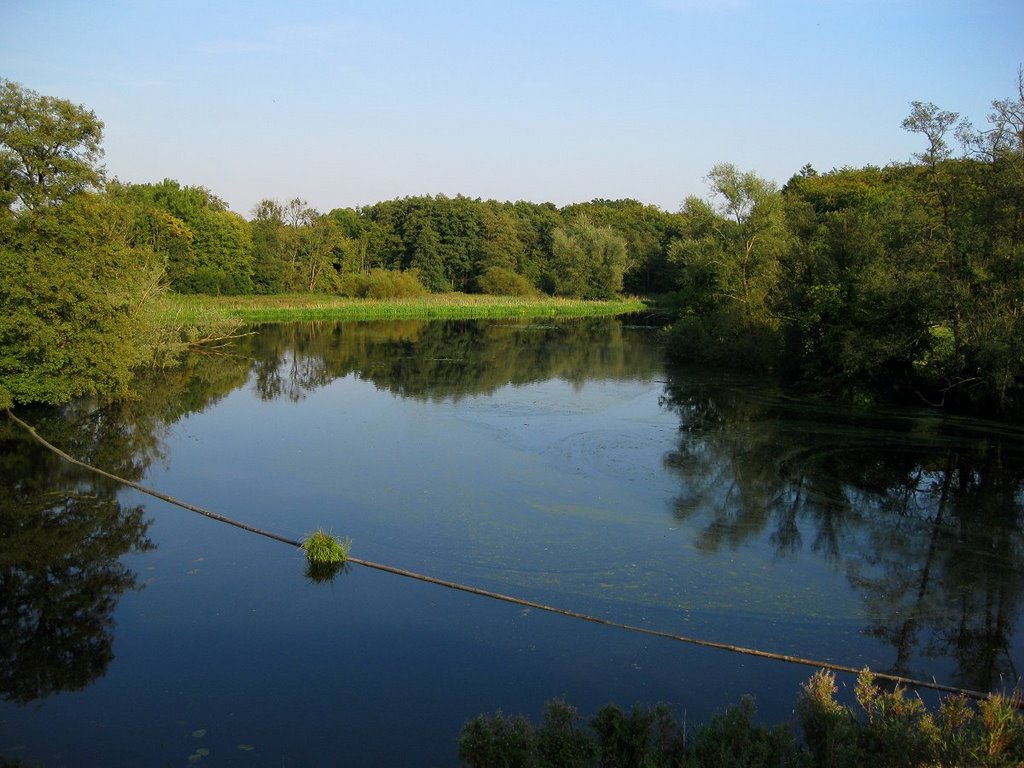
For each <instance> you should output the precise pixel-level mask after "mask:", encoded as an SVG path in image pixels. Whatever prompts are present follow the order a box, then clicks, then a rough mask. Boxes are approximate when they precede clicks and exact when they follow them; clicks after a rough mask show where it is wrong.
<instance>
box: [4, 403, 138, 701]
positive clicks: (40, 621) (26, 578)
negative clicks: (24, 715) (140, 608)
mask: <svg viewBox="0 0 1024 768" xmlns="http://www.w3.org/2000/svg"><path fill="white" fill-rule="evenodd" d="M40 417H42V412H40ZM68 423H69V422H66V421H64V420H63V419H60V418H54V417H53V414H51V418H49V419H47V420H46V423H45V424H44V429H46V430H47V432H48V433H49V434H53V433H55V432H60V431H63V432H64V435H63V437H65V438H67V437H68V435H69V433H70V432H71V430H69V429H67V428H65V429H63V430H62V429H61V425H62V424H68ZM92 427H93V428H94V429H93V430H91V433H92V436H93V437H95V436H96V435H98V434H99V433H102V432H103V431H104V424H103V422H102V420H97V421H94V422H93V423H92ZM86 434H90V430H88V429H83V430H75V435H76V438H75V439H74V440H72V442H74V443H75V444H76V447H77V448H78V449H80V450H82V451H83V452H90V451H89V448H90V446H89V445H86V444H85V441H84V440H83V439H82V437H83V436H84V435H86ZM91 447H92V448H94V449H95V448H97V447H98V446H97V444H96V443H93V444H92V446H91ZM92 452H95V451H92ZM125 456H126V458H128V461H127V462H122V464H121V467H120V468H121V470H122V471H124V470H130V469H131V465H132V464H133V463H134V462H133V460H132V459H131V458H130V455H128V454H125ZM117 490H118V488H117V487H116V486H115V485H114V484H113V483H111V482H110V481H107V480H104V479H102V478H99V477H97V476H94V475H92V474H91V473H88V472H86V471H84V470H82V469H79V468H77V467H72V466H70V465H68V464H66V463H65V462H63V461H62V460H61V459H59V458H58V457H56V456H54V455H53V454H51V453H49V452H48V451H46V450H45V449H43V448H42V447H41V446H39V445H38V444H36V443H34V442H32V441H31V439H30V438H29V437H28V436H27V435H25V433H24V432H22V431H21V430H20V429H18V428H17V427H14V426H13V425H11V424H10V423H9V422H7V421H6V420H5V421H4V422H3V424H2V425H0V539H2V540H3V547H2V548H0V649H2V652H0V696H3V698H5V699H7V700H8V701H12V702H15V703H18V704H26V703H28V702H31V701H33V700H35V699H40V698H43V697H45V696H48V695H50V694H53V693H57V692H60V691H72V690H79V689H81V688H84V687H85V686H87V685H89V684H90V683H91V682H92V681H93V680H95V679H96V678H97V677H99V676H101V675H103V674H104V673H105V672H106V669H107V666H108V665H109V664H110V662H111V660H112V659H113V657H114V654H113V618H112V617H113V612H114V608H115V607H116V605H117V602H118V599H119V598H120V596H121V595H122V594H124V593H125V592H126V591H128V590H131V589H136V588H137V586H138V584H137V577H136V575H135V574H134V573H133V572H132V571H131V570H129V569H128V568H126V567H125V566H124V565H122V564H121V563H120V561H119V558H120V557H121V556H122V555H124V554H126V553H128V552H133V551H134V552H138V551H144V550H147V549H150V548H152V546H153V545H152V543H151V542H150V541H149V539H147V538H146V529H147V527H148V523H147V522H146V521H145V520H144V519H143V508H142V507H141V506H125V505H123V504H121V503H120V502H119V501H118V500H117Z"/></svg>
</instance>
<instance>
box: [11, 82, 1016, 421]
mask: <svg viewBox="0 0 1024 768" xmlns="http://www.w3.org/2000/svg"><path fill="white" fill-rule="evenodd" d="M0 84H2V87H0V204H2V207H0V253H2V254H3V256H2V260H0V278H2V282H0V301H2V303H3V306H4V309H5V315H6V318H5V320H4V322H3V326H2V327H0V403H10V402H12V401H33V400H39V401H44V402H56V401H60V400H63V399H66V398H67V397H69V396H73V395H75V394H80V393H83V392H92V391H103V392H111V393H115V394H116V393H117V392H120V391H122V390H123V387H124V382H125V381H126V380H127V375H128V371H130V369H131V367H132V366H134V365H137V364H138V363H139V361H140V360H143V359H145V358H146V355H147V345H146V343H144V342H142V341H141V340H142V339H144V338H145V337H146V335H147V333H150V332H151V331H152V329H149V330H148V331H146V332H143V330H142V329H143V328H144V327H145V325H146V323H145V322H144V314H145V313H144V312H143V311H142V310H143V307H145V306H146V303H147V302H146V300H145V299H146V297H147V296H149V295H151V294H152V293H154V291H155V287H156V286H157V285H159V286H167V287H169V288H170V289H171V290H173V291H176V292H178V293H202V294H215V295H223V294H227V295H240V294H276V293H282V292H290V293H295V292H303V293H307V292H308V293H325V294H334V295H343V296H352V297H362V298H377V299H387V298H394V297H409V296H416V295H419V294H422V293H424V292H447V291H458V292H470V293H488V294H506V295H519V296H523V295H531V294H535V293H541V292H543V293H547V294H551V295H560V296H570V297H578V298H608V297H612V296H615V295H618V294H621V293H623V292H626V293H633V294H643V295H647V296H661V297H662V299H661V303H662V304H664V305H666V306H668V307H669V308H670V309H671V311H672V312H673V315H674V317H675V318H676V319H677V322H676V324H675V327H674V331H673V334H672V342H673V343H672V346H671V349H672V353H673V355H674V356H675V357H676V358H678V359H681V360H693V361H698V362H712V363H716V364H727V365H735V366H741V367H746V368H752V369H757V370H772V371H776V372H779V373H783V374H784V375H786V376H787V378H788V379H789V380H790V381H791V382H793V383H795V384H798V385H800V386H803V387H805V388H807V389H810V390H814V391H828V392H833V393H838V394H839V395H841V396H843V397H845V398H847V399H850V400H853V401H859V402H863V403H869V402H872V401H873V400H875V399H886V400H890V399H896V400H908V401H914V402H918V403H921V402H924V403H931V404H934V405H936V406H949V407H954V408H958V409H962V410H973V411H977V412H987V413H1002V414H1019V413H1020V412H1021V410H1022V408H1024V313H1022V307H1024V71H1022V72H1021V73H1018V83H1017V94H1016V95H1015V96H1014V97H1013V98H1008V99H1002V100H996V101H994V102H992V112H991V114H990V115H989V122H988V125H987V127H986V128H985V129H984V130H975V129H974V128H973V127H972V126H971V125H970V124H969V123H967V122H965V121H960V122H957V121H958V115H956V114H955V113H952V112H947V111H943V110H940V109H939V108H938V107H936V106H935V105H932V104H922V103H920V102H914V103H913V104H912V105H911V111H910V114H909V115H908V117H907V118H906V120H904V122H903V127H904V128H905V129H906V130H909V131H912V132H914V133H917V134H920V135H921V136H922V139H923V142H924V145H925V146H924V148H923V150H922V151H921V152H920V153H919V154H918V155H916V156H915V157H914V158H913V161H912V162H908V163H902V164H893V165H890V166H887V167H885V168H876V167H866V168H842V169H836V170H832V171H830V172H827V173H821V174H819V173H817V172H816V171H815V170H814V169H813V168H812V167H811V166H810V165H808V166H805V167H804V168H803V169H801V170H800V171H799V172H798V173H797V174H795V175H794V176H793V177H792V178H791V179H790V180H789V181H788V182H787V183H786V184H785V186H783V187H782V188H781V189H780V188H778V187H777V186H776V185H775V184H773V183H772V182H770V181H767V180H765V179H762V178H759V177H758V176H757V175H756V174H754V173H752V172H749V171H741V170H740V169H738V168H736V167H735V166H733V165H731V164H728V163H720V164H718V165H715V166H714V167H713V168H712V169H711V170H710V172H709V174H708V177H707V181H708V183H709V186H710V192H711V194H710V195H709V197H708V198H706V199H701V198H698V197H689V198H687V199H686V200H685V201H684V203H683V205H682V207H681V208H680V210H679V211H678V212H672V213H669V212H666V211H662V210H660V209H658V208H656V207H654V206H649V205H643V204H642V203H639V202H637V201H634V200H593V201H591V202H589V203H580V204H574V205H569V206H566V207H563V208H557V207H556V206H554V205H552V204H550V203H540V204H537V203H529V202H522V201H520V202H515V203H512V202H498V201H494V200H486V201H485V200H479V199H472V198H467V197H462V196H456V197H453V198H452V197H446V196H444V195H436V196H430V195H422V196H416V197H406V198H402V199H396V200H388V201H383V202H379V203H375V204H373V205H369V206H365V207H361V208H344V209H336V210H333V211H330V212H328V213H321V212H319V211H316V210H314V209H313V208H311V207H310V206H309V205H308V204H307V203H306V202H305V201H303V200H301V199H293V200H291V201H289V202H286V203H284V202H279V201H275V200H272V199H266V200H263V201H261V202H260V203H259V204H258V205H257V206H256V207H255V208H254V210H253V211H252V212H251V218H250V219H248V220H247V219H245V218H243V217H242V216H240V215H238V214H237V213H233V212H232V211H230V210H228V207H227V205H226V204H225V203H224V201H223V200H221V199H220V198H218V197H217V196H216V195H215V194H213V193H212V192H211V191H210V190H208V189H205V188H203V187H182V186H181V185H180V184H179V183H178V182H176V181H173V180H170V179H165V180H163V181H161V182H158V183H152V184H123V183H118V182H111V183H109V184H106V185H104V180H103V171H102V168H101V167H100V166H98V164H97V163H98V160H99V158H100V156H101V154H102V149H101V147H100V139H101V134H102V123H100V122H99V121H98V120H97V119H96V117H95V115H93V114H92V113H91V112H89V111H88V110H85V109H84V108H82V107H77V106H75V105H72V104H70V103H69V102H65V101H62V100H59V99H52V98H49V97H45V96H40V95H38V94H36V93H34V92H32V91H28V90H26V89H23V88H21V87H20V86H18V85H17V84H14V83H10V82H7V81H0ZM951 133H952V134H953V135H954V136H955V138H956V139H957V140H958V142H959V144H960V146H961V147H962V148H963V153H962V155H961V156H959V157H953V154H952V151H951V148H950V139H951V138H952V137H951V135H950V134H951ZM72 254H74V257H72ZM22 276H25V277H22ZM115 286H116V289H114V287H115ZM107 287H110V288H111V290H108V288H107ZM57 336H61V337H66V338H67V339H68V341H67V342H66V343H63V344H57V342H56V341H55V339H56V338H57ZM86 337H88V338H86ZM150 346H152V344H150ZM87 348H89V349H95V353H93V354H89V353H88V352H87ZM65 368H67V371H68V375H67V376H64V380H63V381H60V380H59V379H60V377H59V376H57V371H63V370H65ZM51 377H56V378H55V379H54V380H53V381H49V379H50V378H51Z"/></svg>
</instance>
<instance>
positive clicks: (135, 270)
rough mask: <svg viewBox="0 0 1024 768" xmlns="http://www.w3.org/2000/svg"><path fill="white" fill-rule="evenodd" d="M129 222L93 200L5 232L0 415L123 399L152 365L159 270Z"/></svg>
mask: <svg viewBox="0 0 1024 768" xmlns="http://www.w3.org/2000/svg"><path fill="white" fill-rule="evenodd" d="M124 218H125V217H124V211H123V210H118V209H117V208H116V206H114V205H113V204H112V203H111V202H110V201H109V200H107V199H105V198H103V197H101V196H99V195H92V194H88V195H79V196H77V197H74V198H71V199H69V200H68V201H66V202H64V203H62V204H61V205H59V206H49V207H46V208H44V209H40V210H37V211H34V212H31V213H26V215H23V216H19V217H17V218H16V219H15V220H14V221H13V222H11V223H10V224H9V225H8V226H5V227H2V228H0V308H2V311H0V407H7V406H10V405H11V404H12V402H14V403H29V402H42V403H49V404H53V405H56V404H59V403H63V402H66V401H67V400H70V399H71V398H73V397H78V396H81V395H101V396H114V397H116V396H122V395H125V394H126V393H127V392H128V387H129V383H130V381H131V377H132V371H133V369H135V368H136V367H138V366H140V365H142V364H144V363H146V362H148V361H149V360H150V359H151V358H152V355H153V353H154V350H155V343H156V342H155V339H156V338H157V336H158V333H157V323H156V317H155V314H154V309H155V300H156V299H157V298H158V297H159V296H160V294H161V286H160V282H161V277H162V268H161V265H160V264H159V263H157V260H156V259H155V258H154V257H153V255H152V252H151V251H150V252H147V251H144V250H140V249H136V248H132V247H131V246H130V245H129V244H128V243H127V242H126V241H125V239H124V237H123V232H124V231H125V230H127V229H128V227H127V222H126V221H124Z"/></svg>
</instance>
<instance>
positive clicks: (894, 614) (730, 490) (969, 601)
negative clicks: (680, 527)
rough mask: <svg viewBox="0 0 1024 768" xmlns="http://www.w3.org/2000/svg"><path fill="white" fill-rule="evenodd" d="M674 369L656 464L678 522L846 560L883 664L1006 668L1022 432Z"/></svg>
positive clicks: (1003, 674) (1022, 584) (1020, 515)
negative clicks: (669, 426)
mask: <svg viewBox="0 0 1024 768" xmlns="http://www.w3.org/2000/svg"><path fill="white" fill-rule="evenodd" d="M708 381H709V379H708V377H707V376H704V375H695V374H692V373H690V374H687V373H683V372H679V373H678V374H677V375H676V376H674V377H673V378H672V381H671V382H670V383H669V385H668V386H667V387H666V390H665V395H664V400H663V404H664V405H665V406H666V407H668V408H671V409H673V410H674V411H676V412H677V413H678V414H679V418H680V431H679V439H678V445H677V446H676V448H675V449H674V450H673V451H671V452H670V453H668V454H667V455H666V456H665V459H664V463H665V465H666V467H668V468H669V469H670V470H671V471H672V472H674V473H676V474H677V475H678V476H679V478H680V481H681V484H682V486H683V491H682V493H680V495H679V496H678V498H677V499H676V500H675V503H674V514H675V515H676V517H677V518H678V519H680V520H689V521H692V522H695V523H697V531H698V533H697V540H696V545H697V547H698V548H699V549H700V550H702V551H704V552H709V553H710V552H717V551H719V550H721V549H723V548H738V547H741V546H744V545H746V544H748V543H751V542H752V541H754V540H756V539H761V540H765V541H767V542H768V543H769V544H770V546H771V547H772V549H773V551H774V553H775V556H776V557H777V558H786V559H791V558H795V557H797V556H798V555H799V554H800V553H802V552H803V551H804V550H805V549H806V550H809V551H810V552H811V553H813V554H814V555H815V556H818V557H821V558H824V559H825V560H826V561H827V562H828V563H830V564H831V565H832V566H833V567H834V568H835V569H840V570H841V571H842V572H844V573H845V575H846V577H847V580H848V582H849V583H850V585H851V586H852V587H853V588H854V589H855V590H856V591H857V592H858V593H859V594H860V595H861V598H862V601H863V606H864V616H865V618H866V621H867V626H866V627H865V631H866V632H867V633H868V634H870V635H873V636H875V637H877V638H879V639H881V640H883V641H884V642H885V643H887V644H889V645H891V646H892V648H893V651H894V658H893V662H892V666H891V668H890V669H889V670H887V671H891V672H894V673H897V674H906V675H911V676H921V675H922V674H924V673H925V672H926V670H925V669H924V668H922V664H921V662H922V660H926V659H934V658H938V657H946V658H948V659H952V660H953V661H954V662H955V682H956V683H957V684H959V685H962V686H965V687H970V688H977V689H984V690H987V689H989V688H990V687H997V686H999V685H1000V684H1005V683H1007V682H1009V683H1011V684H1012V683H1013V681H1015V680H1017V679H1018V674H1019V672H1018V669H1017V668H1016V666H1015V663H1014V660H1013V658H1012V656H1011V653H1010V642H1011V639H1012V638H1011V636H1012V633H1013V629H1014V627H1015V626H1016V625H1017V624H1018V620H1019V617H1020V610H1021V594H1022V588H1024V568H1022V565H1021V563H1022V556H1024V444H1022V440H1021V435H1020V433H1019V432H1017V431H1014V430H1011V429H1003V428H1001V427H1000V426H999V425H991V424H989V425H980V424H976V423H971V422H962V423H958V422H956V421H954V420H951V419H943V418H939V417H936V416H930V415H920V416H908V415H906V414H889V415H886V416H884V417H879V416H875V417H874V418H867V417H864V416H863V415H857V414H853V413H843V412H840V411H838V410H837V409H834V408H828V407H824V406H818V407H815V406H812V405H808V404H800V403H797V402H794V401H787V400H786V399H785V398H784V397H783V396H782V395H781V394H780V393H778V392H774V391H772V390H771V389H770V388H769V387H766V386H765V385H763V384H762V383H751V382H741V381H735V382H732V383H730V384H727V385H725V386H721V385H715V386H712V385H710V384H709V383H708Z"/></svg>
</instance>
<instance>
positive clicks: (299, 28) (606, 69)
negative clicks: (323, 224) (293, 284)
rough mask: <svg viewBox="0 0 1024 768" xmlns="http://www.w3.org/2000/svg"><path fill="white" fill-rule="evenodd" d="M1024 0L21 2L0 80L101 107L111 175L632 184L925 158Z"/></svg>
mask: <svg viewBox="0 0 1024 768" xmlns="http://www.w3.org/2000/svg"><path fill="white" fill-rule="evenodd" d="M1022 31H1024V3H1022V2H1020V0H1006V1H1004V2H995V1H993V0H965V1H964V2H951V1H947V0H771V1H769V0H634V1H633V2H625V1H621V2H612V1H611V0H590V2H585V1H584V0H508V1H499V0H422V1H418V2H414V1H413V0H377V1H376V2H374V1H371V0H349V1H347V2H346V1H345V0H338V1H336V2H314V1H312V0H296V1H290V2H287V3H285V2H263V1H262V0H251V1H250V2H244V3H242V2H238V3H234V2H215V1H214V0H203V1H202V2H193V0H178V1H176V2H147V1H146V0H78V1H76V2H59V1H56V0H54V1H48V0H0V77H6V78H8V79H11V80H14V81H17V82H19V83H21V84H22V85H24V86H26V87H28V88H32V89H33V90H36V91H39V92H40V93H44V94H47V95H52V96H60V97H63V98H68V99H71V100H72V101H75V102H76V103H81V104H85V105H86V106H87V107H89V108H90V109H92V110H94V111H95V112H96V114H97V115H98V116H99V117H100V118H101V119H102V120H103V121H104V122H105V124H106V130H105V140H104V147H105V149H106V157H105V164H106V167H107V171H108V174H109V175H110V176H115V177H117V178H120V179H122V180H123V181H132V182H147V181H159V180H160V179H163V178H165V177H169V178H174V179H177V180H179V181H181V182H182V183H183V184H197V185H203V186H206V187H209V188H210V189H211V190H212V191H213V192H215V193H216V194H218V195H219V196H221V197H222V198H224V199H225V200H227V201H228V203H229V204H230V205H231V207H232V209H233V210H236V211H238V212H239V213H242V214H244V215H248V214H249V213H250V211H251V209H252V207H253V206H254V205H255V204H256V202H257V201H259V200H260V199H262V198H265V197H270V198H276V199H281V200H285V199H290V198H292V197H301V198H303V199H305V200H307V201H308V202H309V203H310V204H311V205H313V206H314V207H316V208H318V209H320V210H322V211H327V210H330V209H331V208H335V207H343V206H357V205H367V204H370V203H373V202H376V201H378V200H384V199H390V198H394V197H403V196H406V195H418V194H438V193H443V194H447V195H455V194H460V193H461V194H464V195H468V196H470V197H481V198H495V199H498V200H518V199H524V200H532V201H535V202H541V201H551V202H555V203H557V204H559V205H563V204H566V203H570V202H577V201H584V200H590V199H593V198H598V197H603V198H624V197H632V198H635V199H638V200H641V201H643V202H645V203H652V204H654V205H658V206H660V207H662V208H664V209H666V210H677V209H678V208H679V206H680V204H681V202H682V200H683V199H684V198H685V197H686V196H687V195H690V194H697V195H705V194H706V193H707V186H706V184H705V182H704V176H705V175H706V174H707V172H708V170H709V169H710V168H711V166H712V165H713V164H715V163H716V162H722V161H727V162H732V163H735V164H736V165H737V166H739V167H740V168H741V169H743V170H753V171H756V172H757V173H758V174H760V175H762V176H765V177H767V178H771V179H774V180H776V181H777V182H779V183H780V184H781V183H784V182H785V181H786V179H787V178H789V176H790V175H792V174H793V173H794V172H795V171H797V170H798V169H799V168H800V167H801V166H802V165H803V164H804V163H811V164H813V165H814V166H815V167H816V168H817V169H818V170H819V171H825V170H829V169H831V168H834V167H841V166H844V165H850V166H862V165H866V164H869V163H870V164H878V165H884V164H886V163H889V162H893V161H904V160H907V159H909V158H910V156H911V155H912V153H914V152H915V151H919V150H920V149H922V144H921V140H920V139H919V138H918V137H915V136H912V135H910V134H907V133H905V132H904V131H903V130H902V129H901V128H900V122H901V121H902V119H903V118H904V117H905V116H906V115H907V113H908V112H909V109H910V106H909V105H910V102H911V101H912V100H915V99H916V100H920V101H932V102H935V103H936V104H938V105H939V106H940V107H942V108H944V109H948V110H952V111H956V112H959V113H961V114H962V115H964V116H967V117H969V118H970V119H971V120H972V121H973V122H974V123H975V124H976V125H981V124H983V123H984V122H985V116H986V113H987V110H988V106H989V103H990V102H991V101H992V99H996V98H1005V97H1007V96H1010V95H1011V94H1012V93H1013V92H1014V86H1015V84H1016V73H1017V67H1018V65H1019V64H1021V63H1024V42H1022V40H1024V35H1022Z"/></svg>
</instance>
